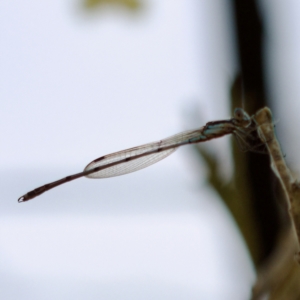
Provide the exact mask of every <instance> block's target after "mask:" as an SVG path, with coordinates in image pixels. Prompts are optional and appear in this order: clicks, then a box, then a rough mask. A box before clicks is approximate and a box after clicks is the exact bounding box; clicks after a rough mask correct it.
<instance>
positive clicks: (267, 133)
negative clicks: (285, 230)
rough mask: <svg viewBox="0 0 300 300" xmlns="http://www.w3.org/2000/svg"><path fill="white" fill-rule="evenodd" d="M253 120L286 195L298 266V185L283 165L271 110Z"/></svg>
mask: <svg viewBox="0 0 300 300" xmlns="http://www.w3.org/2000/svg"><path fill="white" fill-rule="evenodd" d="M253 119H254V121H255V122H256V124H257V132H258V135H259V137H260V139H261V141H262V142H263V143H265V144H266V146H267V149H268V152H269V155H270V158H271V167H272V170H273V171H274V173H275V175H276V176H277V177H278V179H279V181H280V182H281V185H282V187H283V190H284V191H285V194H286V198H287V202H288V207H289V213H290V216H291V219H292V223H293V226H294V229H295V231H296V235H297V238H298V253H297V254H296V260H297V261H298V263H299V264H300V252H299V250H300V183H299V181H298V180H296V179H295V178H294V177H293V175H292V173H291V171H290V170H289V168H288V167H287V165H286V163H285V160H284V157H283V154H282V151H281V148H280V144H279V142H278V140H277V138H276V135H275V132H274V125H273V119H272V113H271V110H270V109H269V108H268V107H264V108H262V109H261V110H259V111H258V112H257V113H256V114H255V115H254V117H253Z"/></svg>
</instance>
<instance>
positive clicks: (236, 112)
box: [233, 108, 246, 120]
mask: <svg viewBox="0 0 300 300" xmlns="http://www.w3.org/2000/svg"><path fill="white" fill-rule="evenodd" d="M245 114H246V112H245V111H244V110H243V109H242V108H236V109H235V110H234V113H233V116H234V117H235V118H236V119H237V120H243V118H244V116H245Z"/></svg>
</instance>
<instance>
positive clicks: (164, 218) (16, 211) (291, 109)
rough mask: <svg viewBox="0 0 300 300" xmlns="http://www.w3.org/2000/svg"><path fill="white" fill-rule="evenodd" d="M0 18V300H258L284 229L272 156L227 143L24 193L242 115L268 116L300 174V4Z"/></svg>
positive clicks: (155, 1) (58, 8)
mask: <svg viewBox="0 0 300 300" xmlns="http://www.w3.org/2000/svg"><path fill="white" fill-rule="evenodd" d="M0 20H1V26H0V40H1V43H0V66H1V67H0V86H1V88H0V99H1V102H0V103H1V104H0V105H1V106H0V116H1V117H0V124H1V128H2V130H1V134H0V136H1V157H2V158H1V160H0V176H1V180H0V189H1V201H0V205H1V207H0V214H1V215H0V295H1V298H2V299H20V298H23V299H205V300H211V299H228V300H229V299H230V300H234V299H237V300H243V299H250V297H251V289H252V287H253V285H255V282H256V274H260V273H259V272H260V271H259V270H260V268H261V266H263V265H265V264H266V262H267V261H268V259H269V258H270V257H271V255H272V253H273V252H274V250H275V249H276V245H277V244H276V243H277V241H278V236H279V235H280V232H281V231H282V230H281V229H282V228H285V226H287V225H285V224H286V223H288V221H286V219H285V217H284V216H285V210H286V209H285V207H284V205H282V202H281V201H280V200H279V199H278V198H279V196H278V193H277V191H278V190H279V189H280V187H279V186H278V182H277V181H276V179H274V177H272V175H271V173H270V167H269V158H268V156H267V155H262V154H257V153H247V154H244V153H241V152H239V151H238V150H236V149H235V148H232V144H231V137H224V138H221V139H218V140H214V141H211V142H209V143H206V145H201V147H200V148H196V147H193V146H190V147H183V148H181V149H179V150H178V151H177V152H176V153H175V154H173V155H172V156H170V157H169V158H167V159H165V160H164V161H162V162H160V163H158V164H156V165H154V166H151V167H149V168H147V169H144V170H141V171H139V172H136V173H131V174H128V175H125V176H120V177H115V178H109V179H102V180H87V179H78V180H76V181H73V182H70V183H68V184H65V185H62V186H60V187H58V188H55V189H53V190H51V191H49V192H47V193H45V194H43V195H41V196H40V197H38V198H36V199H33V200H32V201H29V202H26V203H23V204H18V203H17V199H18V198H19V197H20V196H22V195H23V194H25V193H26V192H28V191H29V190H32V189H33V188H36V187H38V186H40V185H43V184H45V183H48V182H51V181H54V180H57V179H60V178H62V177H64V176H66V175H70V174H73V173H77V172H80V171H81V170H83V168H84V167H85V166H86V165H87V164H88V163H89V162H90V161H92V160H94V159H96V158H97V157H100V156H102V155H105V154H108V153H111V152H115V151H118V150H122V149H126V148H129V147H133V146H137V145H140V144H144V143H148V142H152V141H155V140H159V139H162V138H165V137H168V136H170V135H173V134H176V133H178V132H180V131H184V130H186V129H193V128H197V127H201V126H203V125H204V124H205V123H206V122H208V121H214V120H222V119H228V118H230V117H231V116H232V109H233V107H235V106H239V107H241V106H243V105H245V108H246V109H247V111H248V112H249V113H251V114H252V113H254V112H255V111H256V110H257V109H259V108H261V107H263V106H265V105H268V106H270V107H271V109H272V111H273V114H274V119H275V121H276V130H277V133H278V137H279V140H280V141H281V145H282V148H283V151H284V153H285V154H286V160H287V162H288V164H289V165H290V166H293V170H294V171H297V170H298V171H299V170H300V159H299V154H298V152H299V151H298V150H299V147H300V144H299V143H300V142H299V139H298V137H297V135H298V133H297V131H296V128H298V127H299V126H300V118H299V117H298V112H300V109H299V108H300V102H299V100H298V99H299V96H300V95H299V94H300V86H299V84H298V81H299V78H300V68H299V67H298V66H299V65H300V61H299V60H298V53H299V52H300V36H299V34H298V32H299V28H300V3H299V1H296V0H286V1H280V0H272V1H271V0H262V1H258V0H257V1H254V0H245V1H241V0H231V1H230V0H213V1H205V0H203V1H202V0H201V1H197V0H188V1H169V0H164V1H159V0H106V1H105V0H102V1H101V0H81V1H80V0H68V1H42V2H40V1H31V2H28V1H3V2H1V4H0ZM233 144H234V143H233ZM234 145H235V144H234ZM234 147H235V146H234ZM298 282H299V281H298ZM270 289H271V288H269V290H268V289H265V290H264V293H265V294H269V295H271V294H272V292H271V290H270ZM253 299H254V298H253ZM257 299H258V298H257ZM274 299H275V298H274ZM276 299H277V298H276ZM278 299H292V298H278ZM295 299H299V298H295Z"/></svg>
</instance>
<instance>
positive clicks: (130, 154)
mask: <svg viewBox="0 0 300 300" xmlns="http://www.w3.org/2000/svg"><path fill="white" fill-rule="evenodd" d="M201 133H202V128H200V129H197V130H191V131H186V132H182V133H179V134H176V135H173V136H171V137H169V138H166V139H164V140H161V141H158V142H153V143H149V144H145V145H141V146H138V147H134V148H130V149H126V150H123V151H119V152H115V153H112V154H108V155H105V156H102V157H99V158H97V159H95V160H94V161H92V162H91V163H89V164H88V165H87V166H86V167H85V169H84V171H89V170H92V169H94V168H97V167H101V166H103V169H102V170H100V171H97V172H95V173H91V174H89V175H87V176H86V177H88V178H108V177H114V176H120V175H124V174H128V173H131V172H135V171H138V170H141V169H143V168H146V167H148V166H150V165H152V164H154V163H156V162H158V161H160V160H162V159H164V158H165V157H167V156H169V155H170V154H171V153H173V152H174V151H175V150H176V149H177V148H178V147H179V146H182V145H185V144H188V143H190V142H191V141H193V139H197V138H198V137H199V136H201ZM125 160H128V161H125ZM118 162H120V163H118ZM112 163H113V164H114V165H113V166H110V167H107V168H105V165H109V164H112Z"/></svg>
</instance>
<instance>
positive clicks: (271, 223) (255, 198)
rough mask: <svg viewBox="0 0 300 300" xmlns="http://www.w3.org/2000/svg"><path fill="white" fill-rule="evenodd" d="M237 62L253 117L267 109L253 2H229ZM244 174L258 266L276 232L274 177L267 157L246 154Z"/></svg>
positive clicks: (259, 25) (257, 18) (258, 20)
mask: <svg viewBox="0 0 300 300" xmlns="http://www.w3.org/2000/svg"><path fill="white" fill-rule="evenodd" d="M232 9H233V16H234V25H235V31H236V32H235V33H236V39H237V46H238V59H239V63H240V70H241V76H242V80H243V86H244V92H245V97H246V103H245V104H246V110H247V111H248V112H249V113H251V114H252V113H254V112H255V111H256V110H257V109H259V108H262V107H264V106H266V105H267V99H266V89H265V76H264V74H265V73H264V66H265V64H264V61H263V58H264V57H263V42H264V40H263V38H264V36H263V33H264V31H263V25H264V24H263V22H262V19H261V16H260V12H259V7H258V4H257V1H255V0H232ZM247 165H248V167H247V170H248V174H247V176H248V180H249V185H250V188H251V190H252V195H251V198H252V203H253V212H254V216H255V219H256V220H255V221H256V225H257V230H258V231H259V236H260V241H259V243H258V244H259V245H260V247H261V249H259V253H260V255H259V257H258V260H257V261H255V263H256V264H260V263H261V262H262V261H263V260H264V259H265V258H266V257H267V256H268V255H269V254H270V252H271V251H272V249H273V247H274V245H275V242H276V237H277V234H278V231H279V226H280V222H279V213H278V207H277V204H276V199H275V193H274V185H273V182H274V177H273V175H272V174H271V169H270V161H269V157H268V156H267V155H261V154H256V153H250V152H249V153H248V155H247Z"/></svg>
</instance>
